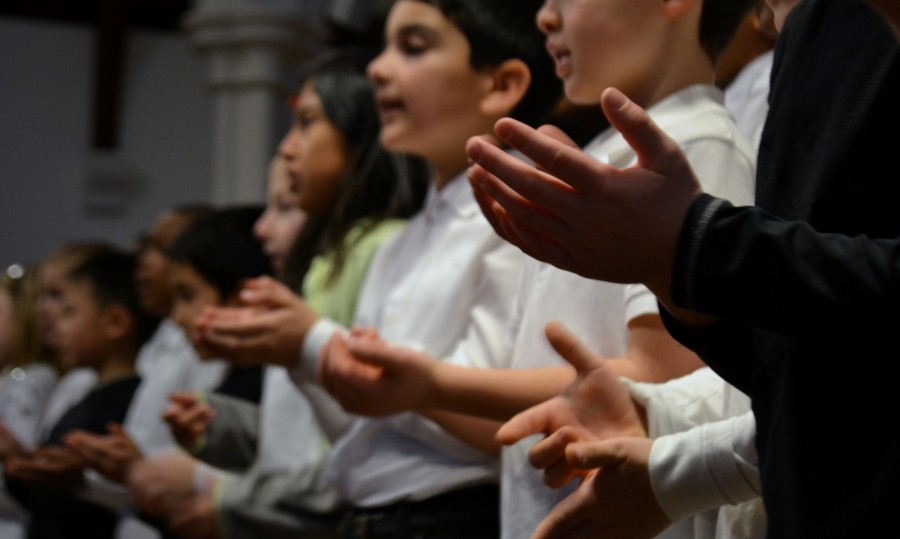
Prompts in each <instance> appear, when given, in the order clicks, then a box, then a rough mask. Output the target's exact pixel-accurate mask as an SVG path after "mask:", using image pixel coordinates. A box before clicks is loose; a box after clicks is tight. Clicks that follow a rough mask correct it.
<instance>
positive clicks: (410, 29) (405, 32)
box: [397, 24, 441, 41]
mask: <svg viewBox="0 0 900 539" xmlns="http://www.w3.org/2000/svg"><path fill="white" fill-rule="evenodd" d="M411 35H421V36H423V37H425V38H427V39H429V40H432V41H436V40H438V39H440V36H441V34H440V32H438V31H437V30H435V29H434V28H432V27H431V26H425V25H424V24H408V25H406V26H403V27H401V28H400V29H399V30H398V31H397V36H398V37H400V38H407V37H409V36H411Z"/></svg>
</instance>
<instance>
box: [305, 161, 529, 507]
mask: <svg viewBox="0 0 900 539" xmlns="http://www.w3.org/2000/svg"><path fill="white" fill-rule="evenodd" d="M524 260H525V255H523V254H522V253H521V252H520V251H519V250H518V249H517V248H516V247H513V246H512V245H510V244H509V243H507V242H505V241H504V240H502V239H501V238H500V237H499V236H497V235H496V234H495V232H494V231H493V229H492V228H491V227H490V225H489V224H488V222H487V220H486V219H485V218H484V216H483V215H482V214H481V211H480V209H479V207H478V204H477V203H476V202H475V199H474V196H473V194H472V191H471V187H470V186H469V184H468V181H467V180H466V178H465V177H464V175H460V176H459V177H457V178H455V179H454V180H453V181H451V182H450V183H449V184H447V185H446V186H445V187H444V188H443V189H442V190H441V191H437V190H436V189H434V188H433V187H432V189H431V190H430V192H429V194H428V198H427V200H426V203H425V207H424V209H423V210H422V211H421V212H420V213H419V214H418V215H417V216H415V217H414V218H413V219H411V220H410V221H409V223H408V224H407V227H406V228H405V229H404V230H403V231H402V232H400V233H399V234H398V235H397V236H395V237H394V238H392V239H391V240H390V241H389V242H387V243H385V244H384V245H383V246H382V247H381V249H380V250H379V251H378V253H377V254H376V255H375V259H374V260H373V261H372V265H371V267H370V269H369V273H368V275H367V276H366V283H365V285H364V287H363V291H362V294H361V296H360V299H359V303H358V306H357V323H359V324H361V325H363V326H367V327H373V328H375V329H377V330H378V331H379V333H380V335H381V337H382V338H384V339H385V340H387V341H389V342H391V343H393V344H397V345H402V346H407V347H412V348H417V349H420V350H424V351H427V352H428V353H429V354H430V355H432V356H435V357H439V358H445V360H446V361H452V362H454V363H458V364H461V365H467V366H473V367H485V368H494V367H502V366H505V363H506V362H507V358H508V357H509V350H508V346H507V341H506V339H505V338H504V336H505V334H506V325H507V320H508V317H509V313H510V310H511V305H512V300H513V296H514V293H515V289H516V286H517V283H518V280H519V271H520V268H521V267H522V264H523V262H524ZM335 329H336V326H335V325H334V324H332V323H328V322H321V323H318V324H317V327H315V328H313V331H312V332H310V334H308V335H307V337H306V339H305V341H304V345H303V356H304V357H303V361H302V364H303V366H302V368H303V369H304V372H305V375H306V376H310V375H314V372H315V364H316V362H317V361H318V353H319V350H321V347H322V346H323V345H324V344H325V342H327V339H328V338H329V337H330V336H331V334H332V332H333V331H334V330H335ZM295 379H296V377H295ZM329 473H330V475H331V477H332V478H333V479H334V481H335V484H336V485H337V488H338V491H339V492H340V494H341V496H342V497H343V498H344V499H345V500H347V501H349V502H350V503H353V504H355V505H358V506H376V505H384V504H389V503H393V502H397V501H400V500H411V501H415V500H422V499H426V498H429V497H431V496H434V495H437V494H440V493H443V492H447V491H450V490H454V489H457V488H462V487H465V486H469V485H472V484H477V483H483V482H485V481H491V480H496V479H497V476H498V462H497V459H496V457H493V456H490V455H486V454H484V453H482V452H480V451H477V450H475V449H473V448H471V447H470V446H468V445H467V444H465V443H464V442H462V441H460V440H459V439H457V438H455V437H454V436H452V435H450V434H448V433H446V432H445V431H443V429H441V428H440V427H438V426H437V425H436V424H435V423H433V422H431V421H429V420H427V419H424V418H422V417H421V416H419V415H418V414H413V413H404V414H399V415H396V416H392V417H389V418H380V419H369V418H360V419H356V420H354V422H353V423H352V424H351V426H350V427H349V430H348V432H347V433H346V434H345V435H344V436H342V437H341V438H340V439H339V440H338V441H337V443H336V444H335V447H334V449H333V450H332V454H331V456H330V459H329Z"/></svg>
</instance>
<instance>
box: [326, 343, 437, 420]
mask: <svg viewBox="0 0 900 539" xmlns="http://www.w3.org/2000/svg"><path fill="white" fill-rule="evenodd" d="M437 365H438V361H437V360H436V359H434V358H432V357H430V356H428V355H427V354H425V353H422V352H418V351H416V350H412V349H408V348H401V347H397V346H391V345H390V344H388V343H387V342H385V341H382V340H380V339H379V338H378V336H377V334H376V333H375V332H374V331H372V330H364V329H362V328H354V329H353V331H351V333H350V337H349V339H346V340H345V338H344V337H343V336H341V335H338V334H335V335H334V336H333V337H332V340H331V342H330V343H329V345H328V346H327V347H326V348H325V350H324V351H323V354H322V358H321V361H320V362H319V378H320V380H321V381H322V385H323V386H324V387H325V388H326V389H327V390H328V391H329V393H331V394H332V396H334V397H335V398H336V399H337V400H338V402H340V403H341V406H342V407H343V408H344V409H345V410H346V411H348V412H351V413H354V414H361V415H367V416H372V417H377V416H385V415H391V414H397V413H400V412H404V411H408V410H421V409H423V408H426V407H428V406H429V401H428V396H429V395H430V394H431V380H432V376H433V373H434V370H435V368H436V366H437Z"/></svg>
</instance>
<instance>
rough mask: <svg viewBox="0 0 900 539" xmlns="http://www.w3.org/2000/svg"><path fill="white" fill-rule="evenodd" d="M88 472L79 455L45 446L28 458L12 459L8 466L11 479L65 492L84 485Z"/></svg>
mask: <svg viewBox="0 0 900 539" xmlns="http://www.w3.org/2000/svg"><path fill="white" fill-rule="evenodd" d="M84 469H85V463H84V460H83V459H82V458H81V457H80V456H78V454H76V453H75V452H73V451H72V450H70V449H68V448H66V447H61V446H55V445H48V446H44V447H41V448H40V449H38V450H37V451H35V452H34V453H32V454H31V455H28V456H24V457H11V458H10V459H9V460H7V461H6V464H5V466H4V472H5V474H6V476H7V477H8V478H9V479H11V480H14V481H22V482H25V483H31V484H33V485H37V486H44V487H53V488H62V489H74V488H77V487H79V486H81V485H82V484H84Z"/></svg>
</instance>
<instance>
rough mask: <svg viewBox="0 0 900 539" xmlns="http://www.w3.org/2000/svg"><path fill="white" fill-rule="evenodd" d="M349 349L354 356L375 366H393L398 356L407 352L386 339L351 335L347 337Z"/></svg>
mask: <svg viewBox="0 0 900 539" xmlns="http://www.w3.org/2000/svg"><path fill="white" fill-rule="evenodd" d="M347 349H348V350H349V351H350V353H351V354H353V358H354V359H357V360H359V361H361V362H363V363H366V364H369V365H372V366H373V367H385V366H391V365H392V364H393V363H394V362H395V360H396V359H397V356H398V355H399V356H401V358H402V356H403V355H404V354H405V353H407V350H405V349H403V348H399V349H398V348H394V347H393V346H391V345H390V344H388V343H386V342H385V341H376V340H374V339H369V338H365V337H363V338H360V337H359V336H354V335H351V336H350V338H349V339H347Z"/></svg>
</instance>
